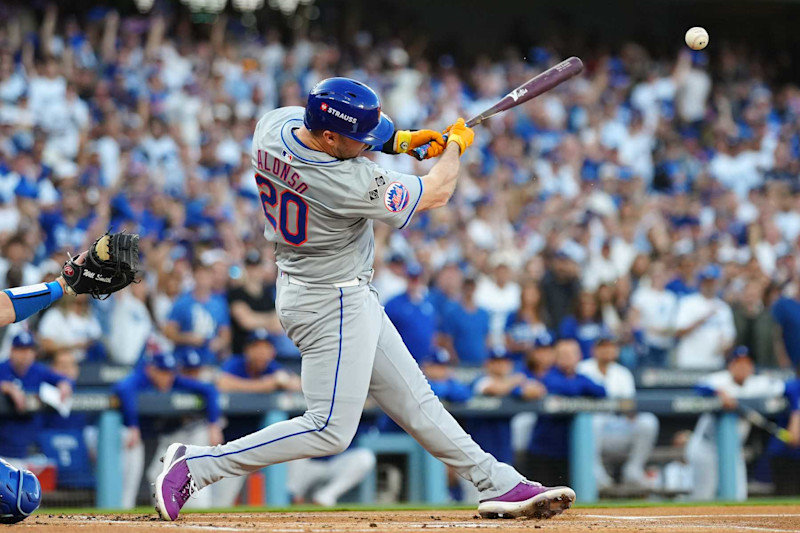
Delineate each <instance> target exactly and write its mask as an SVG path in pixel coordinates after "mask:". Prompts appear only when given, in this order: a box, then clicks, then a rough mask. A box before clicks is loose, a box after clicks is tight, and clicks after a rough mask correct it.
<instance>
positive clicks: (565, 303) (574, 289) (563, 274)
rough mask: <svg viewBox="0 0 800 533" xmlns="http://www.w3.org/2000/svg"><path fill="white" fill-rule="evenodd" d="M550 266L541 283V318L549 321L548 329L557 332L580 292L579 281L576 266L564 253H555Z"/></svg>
mask: <svg viewBox="0 0 800 533" xmlns="http://www.w3.org/2000/svg"><path fill="white" fill-rule="evenodd" d="M551 265H552V266H551V268H549V269H548V270H547V271H546V272H545V275H544V278H543V279H542V283H541V287H542V296H543V297H544V303H545V310H546V314H545V316H544V317H543V318H544V319H545V320H549V322H547V327H548V328H549V329H551V330H557V329H558V327H559V325H560V324H561V322H562V321H563V320H564V318H566V317H567V316H568V315H569V314H570V313H571V312H572V310H573V309H574V306H575V302H576V301H577V299H578V293H579V292H580V281H579V279H578V268H577V265H576V264H575V262H573V261H572V259H571V258H570V257H569V256H568V255H567V254H566V253H564V252H556V254H555V256H554V257H553V259H552V260H551Z"/></svg>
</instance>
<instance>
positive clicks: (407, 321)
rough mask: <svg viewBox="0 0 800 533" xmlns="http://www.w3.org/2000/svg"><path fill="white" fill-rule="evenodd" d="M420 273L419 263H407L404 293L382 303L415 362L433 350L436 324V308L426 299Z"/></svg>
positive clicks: (425, 291)
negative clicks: (384, 303)
mask: <svg viewBox="0 0 800 533" xmlns="http://www.w3.org/2000/svg"><path fill="white" fill-rule="evenodd" d="M422 274H423V272H422V267H421V266H420V265H418V264H416V263H413V264H410V265H408V266H407V267H406V279H407V287H406V292H404V293H403V294H400V295H398V296H395V297H394V298H392V299H391V300H389V301H388V302H387V303H386V314H387V315H388V316H389V318H390V319H391V321H392V323H393V324H394V326H395V327H396V328H397V331H398V333H400V337H402V339H403V342H404V343H405V345H406V346H407V347H408V351H409V352H411V355H412V356H414V359H416V360H417V361H420V360H421V359H422V358H423V357H425V356H426V355H428V354H429V353H430V352H431V350H432V349H433V346H434V340H435V336H436V327H437V317H436V309H434V307H433V304H432V303H431V302H430V300H429V299H428V290H427V288H426V287H425V283H424V282H423V280H422Z"/></svg>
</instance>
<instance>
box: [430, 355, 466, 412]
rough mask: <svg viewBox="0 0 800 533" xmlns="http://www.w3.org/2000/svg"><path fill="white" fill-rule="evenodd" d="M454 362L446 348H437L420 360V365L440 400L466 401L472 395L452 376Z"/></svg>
mask: <svg viewBox="0 0 800 533" xmlns="http://www.w3.org/2000/svg"><path fill="white" fill-rule="evenodd" d="M454 362H455V360H454V359H453V358H452V357H451V356H450V353H449V352H448V351H447V350H445V349H442V348H437V349H435V350H433V352H431V354H430V355H428V356H427V357H425V358H424V359H423V360H422V362H421V364H420V366H421V368H422V373H423V374H425V378H426V379H427V380H428V384H430V386H431V389H433V393H434V394H435V395H436V396H438V397H439V399H440V400H442V401H445V402H466V401H467V400H469V399H470V398H471V397H472V391H471V390H470V388H469V386H467V385H465V384H463V383H461V382H460V381H458V380H457V379H456V378H455V377H454V376H453V363H454Z"/></svg>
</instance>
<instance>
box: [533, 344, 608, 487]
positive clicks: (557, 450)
mask: <svg viewBox="0 0 800 533" xmlns="http://www.w3.org/2000/svg"><path fill="white" fill-rule="evenodd" d="M555 353H556V358H555V364H554V366H553V368H551V369H550V370H549V371H548V372H547V374H545V376H544V378H543V379H542V384H543V385H544V386H545V388H546V389H547V394H552V395H556V396H590V397H594V398H603V397H605V395H606V390H605V389H604V388H603V386H602V385H598V384H596V383H595V382H594V381H592V380H591V379H589V378H587V377H586V376H583V375H581V374H578V373H577V369H578V363H580V361H581V359H582V357H581V348H580V345H579V344H578V343H577V341H575V340H572V339H561V340H559V341H558V343H556V347H555ZM571 419H572V417H570V416H568V415H540V416H539V418H538V420H537V421H536V426H535V427H534V428H533V435H532V436H531V442H530V447H529V448H528V452H529V456H528V458H527V465H526V466H527V468H526V470H527V472H523V474H526V475H528V476H529V477H534V476H535V477H536V479H541V480H542V481H541V482H542V483H545V484H553V485H557V484H559V483H566V482H567V481H568V478H569V463H568V460H567V456H568V454H569V424H570V420H571Z"/></svg>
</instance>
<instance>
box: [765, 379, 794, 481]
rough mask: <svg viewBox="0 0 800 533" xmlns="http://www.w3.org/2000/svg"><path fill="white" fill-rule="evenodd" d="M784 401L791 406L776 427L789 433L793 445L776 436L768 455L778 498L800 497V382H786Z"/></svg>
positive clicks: (771, 441)
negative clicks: (799, 495) (798, 495)
mask: <svg viewBox="0 0 800 533" xmlns="http://www.w3.org/2000/svg"><path fill="white" fill-rule="evenodd" d="M783 396H784V398H786V401H787V402H788V404H789V406H788V408H787V413H786V414H783V415H781V416H780V417H779V418H778V419H777V420H776V421H775V423H776V424H778V425H779V426H780V427H783V428H786V429H787V430H789V433H790V435H791V437H792V440H791V442H790V443H786V442H783V441H782V440H780V439H778V438H777V437H775V436H774V435H773V436H772V437H770V439H769V443H768V444H767V450H766V454H767V457H768V458H769V462H770V466H771V469H772V481H773V483H774V484H775V494H776V495H778V496H792V495H797V494H800V379H798V377H794V378H793V379H790V380H789V381H787V382H786V385H785V388H784V392H783Z"/></svg>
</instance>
